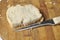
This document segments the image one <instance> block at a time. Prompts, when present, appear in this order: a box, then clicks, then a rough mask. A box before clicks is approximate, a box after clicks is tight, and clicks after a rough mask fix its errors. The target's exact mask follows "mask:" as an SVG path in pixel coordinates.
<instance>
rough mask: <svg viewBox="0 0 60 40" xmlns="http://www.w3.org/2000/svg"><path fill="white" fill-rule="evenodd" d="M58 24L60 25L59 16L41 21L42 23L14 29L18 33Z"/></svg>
mask: <svg viewBox="0 0 60 40" xmlns="http://www.w3.org/2000/svg"><path fill="white" fill-rule="evenodd" d="M59 23H60V16H58V17H55V18H52V19H49V20H46V21H43V22H38V23H34V24H31V25H29V26H27V27H23V28H19V29H16V31H17V32H18V31H23V30H28V29H32V28H37V27H42V26H47V25H56V24H59Z"/></svg>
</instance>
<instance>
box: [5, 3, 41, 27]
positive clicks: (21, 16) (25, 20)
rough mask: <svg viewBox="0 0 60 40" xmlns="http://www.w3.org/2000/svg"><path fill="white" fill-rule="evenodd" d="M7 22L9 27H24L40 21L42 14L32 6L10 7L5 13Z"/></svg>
mask: <svg viewBox="0 0 60 40" xmlns="http://www.w3.org/2000/svg"><path fill="white" fill-rule="evenodd" d="M6 16H7V20H8V22H9V24H10V25H11V27H17V26H22V25H23V26H26V25H30V24H32V23H35V22H36V21H38V20H40V19H41V17H42V14H41V13H40V11H39V9H38V8H36V7H35V6H34V5H32V4H28V5H24V6H21V5H19V4H18V5H16V6H11V7H9V8H8V9H7V12H6Z"/></svg>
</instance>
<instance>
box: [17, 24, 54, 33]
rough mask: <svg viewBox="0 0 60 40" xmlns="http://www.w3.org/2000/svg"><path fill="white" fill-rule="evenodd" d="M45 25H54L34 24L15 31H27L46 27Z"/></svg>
mask: <svg viewBox="0 0 60 40" xmlns="http://www.w3.org/2000/svg"><path fill="white" fill-rule="evenodd" d="M46 25H54V24H52V23H46V24H40V23H35V24H32V25H29V26H27V27H23V28H20V29H17V30H16V31H17V32H18V31H23V30H28V29H32V28H37V27H41V26H46Z"/></svg>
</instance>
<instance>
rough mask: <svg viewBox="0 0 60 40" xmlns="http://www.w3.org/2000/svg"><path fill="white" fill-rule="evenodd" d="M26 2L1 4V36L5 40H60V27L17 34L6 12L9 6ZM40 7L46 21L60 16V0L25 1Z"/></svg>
mask: <svg viewBox="0 0 60 40" xmlns="http://www.w3.org/2000/svg"><path fill="white" fill-rule="evenodd" d="M20 1H24V0H2V1H1V2H0V36H1V37H2V38H3V40H60V25H55V26H44V27H39V28H36V29H30V30H26V31H21V32H15V31H13V29H12V28H11V27H10V25H9V24H8V22H7V20H6V10H7V6H8V5H9V4H11V5H12V4H14V5H15V4H16V3H19V4H20ZM24 2H27V3H31V4H33V5H35V6H36V7H38V8H39V9H40V11H41V12H42V14H43V16H44V17H45V19H46V20H47V19H50V18H53V17H56V16H60V0H25V1H24Z"/></svg>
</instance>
